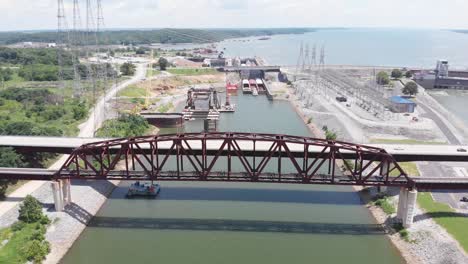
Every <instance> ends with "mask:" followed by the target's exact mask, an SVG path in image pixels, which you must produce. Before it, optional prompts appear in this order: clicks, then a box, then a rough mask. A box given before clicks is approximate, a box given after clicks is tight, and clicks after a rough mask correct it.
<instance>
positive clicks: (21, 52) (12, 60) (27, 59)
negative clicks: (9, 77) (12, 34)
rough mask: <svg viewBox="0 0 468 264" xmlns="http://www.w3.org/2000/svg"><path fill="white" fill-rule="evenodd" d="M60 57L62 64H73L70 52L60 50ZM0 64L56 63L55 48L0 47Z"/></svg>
mask: <svg viewBox="0 0 468 264" xmlns="http://www.w3.org/2000/svg"><path fill="white" fill-rule="evenodd" d="M60 52H61V57H62V61H63V64H64V65H73V59H72V54H71V53H69V52H66V51H63V50H61V51H60ZM0 64H10V65H31V64H45V65H58V64H59V63H58V55H57V49H46V48H40V49H39V48H37V49H32V48H31V49H29V48H28V49H16V48H5V47H2V48H0Z"/></svg>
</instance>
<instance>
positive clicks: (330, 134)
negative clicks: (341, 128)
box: [322, 126, 338, 141]
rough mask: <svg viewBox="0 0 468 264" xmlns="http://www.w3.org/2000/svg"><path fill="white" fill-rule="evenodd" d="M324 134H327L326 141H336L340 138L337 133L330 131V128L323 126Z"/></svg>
mask: <svg viewBox="0 0 468 264" xmlns="http://www.w3.org/2000/svg"><path fill="white" fill-rule="evenodd" d="M322 130H323V132H325V139H326V140H331V141H334V140H336V139H337V138H338V135H337V134H336V132H335V131H332V130H329V129H328V126H323V127H322Z"/></svg>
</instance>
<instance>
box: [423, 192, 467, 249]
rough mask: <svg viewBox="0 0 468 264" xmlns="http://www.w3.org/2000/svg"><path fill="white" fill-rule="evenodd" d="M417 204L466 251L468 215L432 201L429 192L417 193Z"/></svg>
mask: <svg viewBox="0 0 468 264" xmlns="http://www.w3.org/2000/svg"><path fill="white" fill-rule="evenodd" d="M418 204H419V206H420V207H421V208H422V209H423V210H424V211H425V212H426V213H427V214H428V215H429V216H430V217H432V218H433V219H434V220H435V221H436V222H437V224H439V225H440V226H442V227H443V228H445V230H447V232H448V233H450V234H451V235H452V236H453V237H454V238H455V239H456V240H457V241H458V242H459V243H460V244H461V246H462V247H463V249H465V252H468V217H467V216H466V215H463V214H460V213H457V212H455V210H453V209H452V208H451V207H449V206H448V205H446V204H443V203H438V202H436V201H434V200H433V199H432V196H431V194H430V193H419V194H418Z"/></svg>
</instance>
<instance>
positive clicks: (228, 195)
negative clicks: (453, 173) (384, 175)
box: [110, 186, 361, 205]
mask: <svg viewBox="0 0 468 264" xmlns="http://www.w3.org/2000/svg"><path fill="white" fill-rule="evenodd" d="M126 192H127V188H125V187H118V188H116V189H115V190H114V192H113V193H112V195H111V197H110V199H125V194H126ZM156 200H157V201H169V200H175V201H236V202H277V203H301V204H329V205H332V204H334V205H360V204H361V201H360V199H359V196H358V195H357V194H356V192H353V191H349V192H343V191H327V190H316V189H315V190H284V189H250V188H248V189H246V188H216V187H171V186H169V187H165V186H162V189H161V193H160V194H159V196H158V198H157V199H156Z"/></svg>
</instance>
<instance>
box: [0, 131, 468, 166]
mask: <svg viewBox="0 0 468 264" xmlns="http://www.w3.org/2000/svg"><path fill="white" fill-rule="evenodd" d="M104 140H107V139H104V138H72V137H70V138H67V137H30V136H0V147H14V148H16V149H18V150H20V151H29V152H51V153H61V154H70V153H72V152H73V150H75V149H76V148H79V147H80V146H82V145H83V144H89V143H96V142H101V141H104ZM221 144H222V140H219V141H217V140H210V141H209V142H208V145H207V149H208V151H209V150H217V149H218V148H219V146H220V145H221ZM171 145H172V142H169V141H166V142H161V143H160V145H159V149H167V150H169V149H170V148H171ZM190 145H191V147H192V149H193V150H194V151H201V142H200V141H199V140H198V141H197V140H193V141H191V142H190ZM239 145H240V146H241V147H242V149H243V151H246V152H253V150H254V146H253V144H252V142H251V141H250V140H246V141H242V140H240V141H239ZM270 146H271V143H270V142H262V141H259V142H257V143H256V145H255V153H257V154H258V155H263V154H264V153H265V152H267V151H268V150H269V148H270ZM288 146H289V148H290V150H291V152H296V153H303V152H304V148H303V146H302V145H299V144H289V143H288ZM367 146H371V147H376V148H383V149H385V150H386V151H387V152H388V153H389V154H391V155H392V156H393V157H394V159H395V160H396V161H439V162H443V161H464V162H468V152H460V151H458V150H459V149H468V147H467V146H457V145H390V144H368V145H367ZM116 148H117V147H116ZM141 148H142V149H143V150H145V149H146V150H148V149H149V145H148V144H142V145H141ZM321 151H322V148H321V147H314V146H311V147H310V148H309V153H310V154H311V155H314V154H316V155H318V154H319V153H320V152H321ZM343 153H344V154H347V155H348V157H349V158H354V157H355V153H352V152H348V153H346V151H344V152H343Z"/></svg>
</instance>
